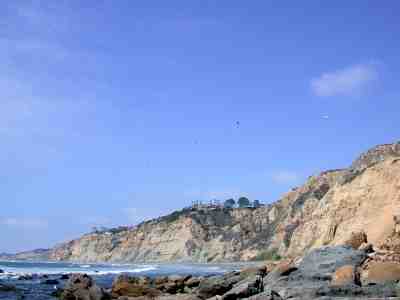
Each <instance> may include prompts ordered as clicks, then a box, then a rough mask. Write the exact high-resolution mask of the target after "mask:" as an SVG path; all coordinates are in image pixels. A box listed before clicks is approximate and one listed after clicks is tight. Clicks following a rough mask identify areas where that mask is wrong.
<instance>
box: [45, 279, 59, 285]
mask: <svg viewBox="0 0 400 300" xmlns="http://www.w3.org/2000/svg"><path fill="white" fill-rule="evenodd" d="M41 283H42V284H49V285H57V284H60V282H59V281H58V280H57V279H46V280H44V281H42V282H41Z"/></svg>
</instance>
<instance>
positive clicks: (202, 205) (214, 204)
mask: <svg viewBox="0 0 400 300" xmlns="http://www.w3.org/2000/svg"><path fill="white" fill-rule="evenodd" d="M223 207H224V205H223V204H222V201H220V200H217V199H213V200H210V201H208V202H203V201H201V200H195V201H192V206H191V208H192V209H219V208H223Z"/></svg>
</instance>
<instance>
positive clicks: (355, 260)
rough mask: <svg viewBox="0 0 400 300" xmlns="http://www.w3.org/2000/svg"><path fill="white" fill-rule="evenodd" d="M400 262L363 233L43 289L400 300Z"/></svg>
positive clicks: (63, 293)
mask: <svg viewBox="0 0 400 300" xmlns="http://www.w3.org/2000/svg"><path fill="white" fill-rule="evenodd" d="M396 258H397V255H396V251H394V250H393V249H388V248H386V249H383V248H381V247H379V248H376V249H374V246H372V245H371V244H369V243H368V242H367V237H366V235H365V233H363V232H359V233H354V234H353V235H352V239H350V240H349V241H347V242H346V243H345V244H344V245H340V246H326V247H322V248H318V249H314V250H312V251H310V252H308V253H307V254H306V255H305V256H304V257H298V258H291V259H282V260H280V261H266V262H263V263H260V264H259V265H257V266H252V267H246V268H244V269H242V270H240V271H232V272H228V273H226V274H223V275H210V276H192V275H171V276H158V277H154V278H150V277H146V276H130V275H127V274H122V275H119V276H118V277H116V278H115V279H114V281H113V283H112V287H111V288H106V287H102V286H101V284H98V283H96V281H95V279H94V278H93V277H91V276H89V275H87V274H72V275H70V276H63V277H62V278H59V279H58V280H55V279H53V278H46V277H43V278H42V279H43V281H42V284H44V285H45V284H48V285H53V284H54V285H57V284H58V283H62V282H64V283H62V284H60V285H59V286H60V288H57V289H54V290H53V291H52V293H51V294H52V296H53V297H57V298H59V299H61V300H111V299H118V300H147V299H158V300H173V299H176V300H236V299H249V300H283V299H293V300H300V299H304V300H306V299H320V300H328V299H400V283H399V281H400V263H399V261H397V259H396ZM57 286H58V285H57ZM1 293H9V294H10V295H11V294H13V293H14V294H15V293H18V289H17V288H16V287H14V286H12V285H7V284H4V283H0V299H8V298H1ZM9 299H14V298H9ZM15 299H29V298H24V297H22V298H15Z"/></svg>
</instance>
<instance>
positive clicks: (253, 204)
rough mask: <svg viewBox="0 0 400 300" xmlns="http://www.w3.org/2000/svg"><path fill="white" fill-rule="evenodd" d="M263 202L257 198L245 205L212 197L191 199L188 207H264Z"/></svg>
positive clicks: (206, 208)
mask: <svg viewBox="0 0 400 300" xmlns="http://www.w3.org/2000/svg"><path fill="white" fill-rule="evenodd" d="M229 200H232V202H233V203H229V205H228V204H227V201H229ZM264 206H265V204H264V203H261V202H260V201H259V200H254V201H252V202H250V201H249V202H248V203H246V204H245V205H243V204H242V205H241V206H240V205H239V204H238V203H235V201H234V200H233V199H228V200H226V201H221V200H218V199H212V200H210V201H208V202H203V201H201V200H194V201H192V205H191V206H189V207H188V209H193V210H201V209H204V210H210V209H223V208H230V209H233V208H237V207H239V208H260V207H264Z"/></svg>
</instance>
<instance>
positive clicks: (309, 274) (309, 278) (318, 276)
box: [264, 246, 369, 299]
mask: <svg viewBox="0 0 400 300" xmlns="http://www.w3.org/2000/svg"><path fill="white" fill-rule="evenodd" d="M366 257H367V256H366V254H365V252H363V251H358V250H354V249H352V248H351V247H349V246H336V247H323V248H319V249H315V250H312V251H310V252H309V253H308V254H306V255H305V256H304V258H303V259H302V261H301V262H300V264H299V265H298V267H297V268H295V267H294V266H293V265H291V264H288V265H283V266H278V267H277V268H276V270H273V271H272V272H271V273H270V274H268V275H267V276H266V277H265V278H264V289H265V290H266V291H268V290H273V291H275V292H277V293H278V294H279V295H280V296H281V297H282V298H283V299H288V298H290V299H316V298H318V297H323V296H331V295H335V294H338V295H339V296H342V297H345V296H348V295H353V296H354V295H357V293H359V292H360V290H359V289H358V288H357V287H356V286H355V287H348V288H346V289H345V290H340V288H336V289H335V288H331V289H330V287H329V285H330V281H331V278H332V275H333V274H334V272H335V271H336V270H337V269H338V268H339V267H342V266H345V265H347V266H354V267H358V266H359V265H360V264H361V263H362V262H363V261H364V260H365V259H366ZM366 293H367V294H368V293H369V292H366Z"/></svg>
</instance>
